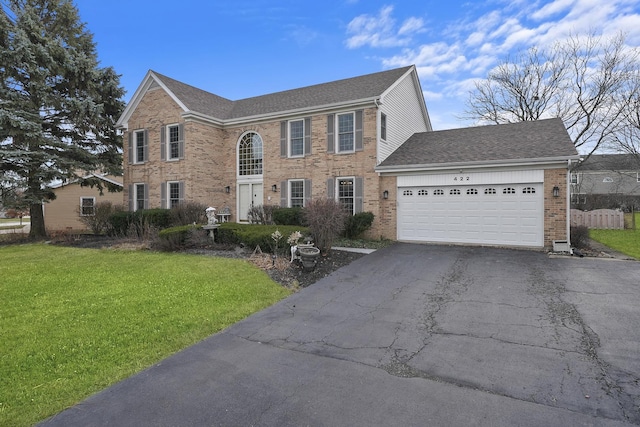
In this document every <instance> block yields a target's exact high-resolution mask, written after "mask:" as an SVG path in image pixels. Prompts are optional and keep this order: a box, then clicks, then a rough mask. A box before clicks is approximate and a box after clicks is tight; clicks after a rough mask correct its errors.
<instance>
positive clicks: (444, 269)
mask: <svg viewBox="0 0 640 427" xmlns="http://www.w3.org/2000/svg"><path fill="white" fill-rule="evenodd" d="M42 425H46V426H58V425H60V426H62V425H64V426H80V425H82V426H90V425H119V426H126V425H132V426H133V425H136V426H141V425H153V426H165V425H166V426H177V425H221V426H227V425H228V426H232V425H233V426H237V425H247V426H249V425H256V426H289V425H291V426H300V425H309V426H329V425H330V426H338V425H340V426H347V425H348V426H360V425H362V426H365V425H366V426H372V425H380V426H383V425H384V426H389V425H403V426H424V425H438V426H439V425H447V426H455V425H460V426H468V425H491V426H512V425H520V426H539V425H594V426H595V425H597V426H601V425H611V426H623V425H640V263H638V262H633V261H612V260H603V259H590V258H572V257H560V258H549V257H548V256H547V255H546V254H544V253H540V252H533V251H525V250H510V249H497V248H480V247H449V246H430V245H414V244H404V243H398V244H395V245H393V246H391V247H389V248H385V249H382V250H379V251H376V252H374V253H373V254H370V255H367V256H365V257H363V258H361V259H359V260H357V261H355V262H353V263H352V264H351V265H349V266H347V267H344V268H342V269H340V270H338V271H337V272H335V273H334V274H333V275H331V276H329V277H327V278H325V279H323V280H321V281H319V282H317V283H316V284H314V285H313V286H311V287H309V288H306V289H304V290H303V291H301V292H299V293H297V294H294V295H292V296H291V297H289V298H287V299H286V300H283V301H281V302H280V303H278V304H276V305H274V306H273V307H270V308H268V309H266V310H263V311H262V312H260V313H257V314H255V315H253V316H251V317H249V318H248V319H245V320H244V321H242V322H240V323H238V324H236V325H234V326H232V327H230V328H228V329H227V330H225V331H223V332H221V333H219V334H217V335H214V336H212V337H210V338H208V339H206V340H204V341H203V342H201V343H199V344H197V345H195V346H193V347H190V348H189V349H186V350H185V351H183V352H180V353H178V354H176V355H174V356H172V357H170V358H168V359H166V360H164V361H162V362H161V363H159V364H157V365H155V366H153V367H151V368H149V369H147V370H146V371H144V372H142V373H140V374H138V375H136V376H133V377H131V378H129V379H127V380H125V381H123V382H121V383H119V384H117V385H115V386H113V387H111V388H108V389H106V390H104V391H103V392H101V393H98V394H97V395H95V396H92V397H90V398H89V399H87V400H85V401H84V402H81V403H80V404H78V405H76V406H74V407H72V408H70V409H68V410H67V411H64V412H62V413H61V414H58V415H57V416H55V417H53V418H51V419H49V420H47V421H45V422H44V423H43V424H42Z"/></svg>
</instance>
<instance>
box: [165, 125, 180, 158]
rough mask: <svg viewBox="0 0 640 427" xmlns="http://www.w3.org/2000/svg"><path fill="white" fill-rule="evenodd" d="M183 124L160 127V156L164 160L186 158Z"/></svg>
mask: <svg viewBox="0 0 640 427" xmlns="http://www.w3.org/2000/svg"><path fill="white" fill-rule="evenodd" d="M183 134H184V130H183V125H181V124H174V125H168V126H162V128H161V129H160V150H161V154H160V158H161V159H162V160H179V159H182V158H184V136H183Z"/></svg>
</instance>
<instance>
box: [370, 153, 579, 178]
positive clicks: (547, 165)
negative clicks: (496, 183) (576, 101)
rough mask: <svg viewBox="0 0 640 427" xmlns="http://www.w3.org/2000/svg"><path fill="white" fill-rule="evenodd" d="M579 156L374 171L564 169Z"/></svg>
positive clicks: (384, 168)
mask: <svg viewBox="0 0 640 427" xmlns="http://www.w3.org/2000/svg"><path fill="white" fill-rule="evenodd" d="M578 158H579V156H563V157H548V158H537V159H511V160H485V161H482V160H479V161H472V162H451V163H431V164H423V165H407V166H376V167H375V171H376V172H378V173H379V174H381V175H385V174H386V175H399V174H402V173H416V172H438V171H447V170H452V169H458V170H460V169H471V168H476V169H484V168H508V167H518V168H523V167H529V168H531V167H535V168H544V169H566V167H567V161H568V160H574V159H578Z"/></svg>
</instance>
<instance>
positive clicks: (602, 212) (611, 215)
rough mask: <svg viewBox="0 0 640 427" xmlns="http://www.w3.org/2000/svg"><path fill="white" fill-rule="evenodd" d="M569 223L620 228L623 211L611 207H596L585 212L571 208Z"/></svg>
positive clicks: (622, 226)
mask: <svg viewBox="0 0 640 427" xmlns="http://www.w3.org/2000/svg"><path fill="white" fill-rule="evenodd" d="M571 225H584V226H586V227H588V228H609V229H621V230H622V229H624V212H622V211H614V210H613V209H596V210H595V211H587V212H585V211H581V210H579V209H571Z"/></svg>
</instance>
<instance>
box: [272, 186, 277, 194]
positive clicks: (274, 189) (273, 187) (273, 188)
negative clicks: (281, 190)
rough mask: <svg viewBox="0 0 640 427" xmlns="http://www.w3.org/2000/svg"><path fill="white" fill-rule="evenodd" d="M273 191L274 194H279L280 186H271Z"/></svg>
mask: <svg viewBox="0 0 640 427" xmlns="http://www.w3.org/2000/svg"><path fill="white" fill-rule="evenodd" d="M271 191H273V192H274V193H277V192H278V186H277V185H275V184H273V185H272V186H271Z"/></svg>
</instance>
